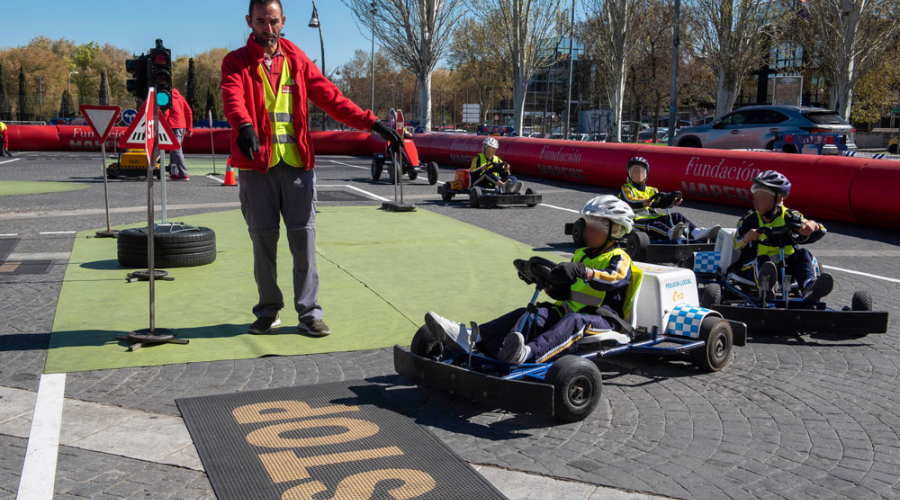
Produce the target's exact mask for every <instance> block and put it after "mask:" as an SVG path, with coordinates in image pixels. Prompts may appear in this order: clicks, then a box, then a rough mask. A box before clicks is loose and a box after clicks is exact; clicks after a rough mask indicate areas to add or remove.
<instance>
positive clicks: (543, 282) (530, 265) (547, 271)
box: [513, 256, 570, 290]
mask: <svg viewBox="0 0 900 500" xmlns="http://www.w3.org/2000/svg"><path fill="white" fill-rule="evenodd" d="M513 265H514V266H516V270H517V271H518V272H519V279H521V280H522V281H524V282H525V283H527V284H529V285H532V284H533V285H537V286H538V287H539V288H540V289H542V290H544V289H547V288H551V287H553V286H562V287H564V288H568V287H569V286H570V284H569V283H559V282H557V281H556V280H554V279H553V278H552V277H551V271H552V270H553V268H554V267H556V262H553V261H552V260H549V259H545V258H543V257H537V256H535V257H531V258H530V259H528V260H523V259H516V260H514V261H513Z"/></svg>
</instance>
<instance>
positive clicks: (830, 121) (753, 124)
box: [675, 106, 856, 153]
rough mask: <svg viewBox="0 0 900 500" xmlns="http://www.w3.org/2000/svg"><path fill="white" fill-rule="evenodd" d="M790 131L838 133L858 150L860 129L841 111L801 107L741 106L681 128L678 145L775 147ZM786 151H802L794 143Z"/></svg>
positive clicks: (676, 139)
mask: <svg viewBox="0 0 900 500" xmlns="http://www.w3.org/2000/svg"><path fill="white" fill-rule="evenodd" d="M790 134H797V135H805V134H837V136H838V138H839V140H840V141H841V143H840V144H841V145H844V146H846V149H850V150H854V149H856V135H855V134H856V129H855V128H853V126H852V125H850V124H849V123H847V121H846V120H844V119H843V118H841V117H840V115H838V114H837V112H835V111H832V110H830V109H824V108H806V107H798V106H749V107H746V108H740V109H738V110H736V111H733V112H731V113H729V114H727V115H725V116H723V117H722V118H721V119H720V120H715V121H713V122H712V123H710V124H708V125H701V126H697V127H687V128H683V129H681V130H679V131H677V132H676V135H675V144H676V145H677V146H679V147H688V148H714V149H773V148H774V146H775V143H776V142H779V137H784V136H785V135H790ZM831 147H833V148H835V149H837V148H838V146H836V145H832V146H831ZM783 150H784V151H785V152H788V153H797V152H799V151H798V150H797V148H796V146H795V145H793V144H785V145H784V149H783Z"/></svg>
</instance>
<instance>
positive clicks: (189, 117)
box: [165, 89, 194, 181]
mask: <svg viewBox="0 0 900 500" xmlns="http://www.w3.org/2000/svg"><path fill="white" fill-rule="evenodd" d="M165 116H166V119H167V120H168V121H169V127H171V128H172V132H173V133H174V134H175V139H177V140H178V144H179V145H180V146H181V147H180V148H178V149H177V150H175V151H172V155H171V156H170V157H169V175H170V176H171V177H170V178H171V179H172V180H173V181H186V180H188V179H190V177H188V171H187V166H186V165H185V164H184V153H183V150H184V136H185V133H187V136H188V137H190V136H192V135H194V113H193V112H192V111H191V107H190V106H189V105H188V102H187V99H185V98H184V96H183V95H181V92H179V91H178V89H172V107H171V108H169V111H167V112H166V115H165Z"/></svg>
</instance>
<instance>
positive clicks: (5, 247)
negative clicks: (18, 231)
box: [0, 238, 19, 262]
mask: <svg viewBox="0 0 900 500" xmlns="http://www.w3.org/2000/svg"><path fill="white" fill-rule="evenodd" d="M18 243H19V239H18V238H0V262H2V261H4V260H6V257H8V256H9V254H11V253H12V251H13V248H16V245H17V244H18Z"/></svg>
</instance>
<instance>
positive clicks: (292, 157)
mask: <svg viewBox="0 0 900 500" xmlns="http://www.w3.org/2000/svg"><path fill="white" fill-rule="evenodd" d="M246 20H247V26H249V27H250V29H251V34H250V38H249V40H248V41H247V45H246V46H244V47H242V48H240V49H237V50H235V51H233V52H230V53H229V54H228V55H226V56H225V59H224V61H222V100H223V102H224V108H225V118H226V119H227V120H228V123H229V124H230V125H231V129H232V131H231V164H232V166H234V167H236V168H238V169H239V170H240V180H239V184H240V189H239V195H240V199H241V212H242V213H243V214H244V220H245V221H246V222H247V227H248V229H249V232H250V241H251V242H252V244H253V275H254V278H255V279H256V287H257V291H258V292H259V302H258V303H257V304H256V306H254V307H253V314H254V315H255V316H256V318H257V319H256V321H255V322H254V323H253V324H252V325H251V326H250V333H252V334H265V333H271V332H272V329H273V328H275V327H277V326H279V325H280V324H281V319H280V316H279V311H281V309H282V308H283V307H284V298H283V296H282V294H281V289H280V288H278V282H277V271H276V265H275V259H276V248H277V244H278V237H279V233H280V227H279V224H280V222H279V221H280V218H281V217H282V216H283V217H284V223H285V226H286V228H287V237H288V243H289V244H290V248H291V254H292V256H293V267H294V272H293V282H294V308H295V309H296V310H297V315H298V319H299V321H300V324H299V327H298V328H299V330H300V333H303V334H306V335H311V336H315V337H322V336H325V335H328V334H329V333H331V332H330V330H329V328H328V326H327V325H326V324H325V322H324V321H323V320H322V316H323V315H322V307H321V306H320V305H319V302H318V293H319V275H318V271H317V270H316V226H315V222H316V219H315V216H316V210H315V207H316V185H315V184H316V174H315V171H314V170H313V167H314V166H315V153H314V152H313V147H312V146H313V145H312V140H311V138H310V135H309V110H308V109H307V105H306V102H307V99H309V100H311V101H312V102H314V103H315V104H316V105H317V106H319V107H320V108H322V109H323V110H325V112H326V113H328V114H329V115H330V116H331V117H332V118H334V119H335V120H337V121H339V122H341V123H344V124H346V125H349V126H351V127H353V128H356V129H359V130H369V129H371V130H373V131H374V132H376V133H378V134H379V135H381V136H382V137H384V138H385V139H386V140H388V141H390V142H391V144H393V145H394V147H396V148H399V147H400V144H401V143H402V140H401V138H400V135H399V134H398V133H397V132H396V131H395V130H391V129H389V128H388V127H387V126H386V125H385V124H384V123H382V122H381V121H379V120H378V117H376V116H375V114H374V113H372V111H363V110H362V109H360V108H359V106H357V105H356V104H354V103H353V102H352V101H350V100H349V99H347V98H346V97H344V96H343V94H341V91H340V90H338V88H337V87H336V86H335V85H334V84H333V83H331V82H330V81H328V79H327V78H325V77H324V76H323V75H322V73H321V71H319V68H317V67H316V65H314V64H313V63H312V61H310V60H309V58H308V57H307V56H306V54H304V53H303V51H301V50H300V49H299V48H297V46H296V45H294V44H293V43H291V42H289V41H287V40H285V39H283V38H281V29H282V27H283V26H284V21H285V17H284V15H283V10H282V7H281V1H280V0H250V8H249V15H248V16H247V18H246Z"/></svg>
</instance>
